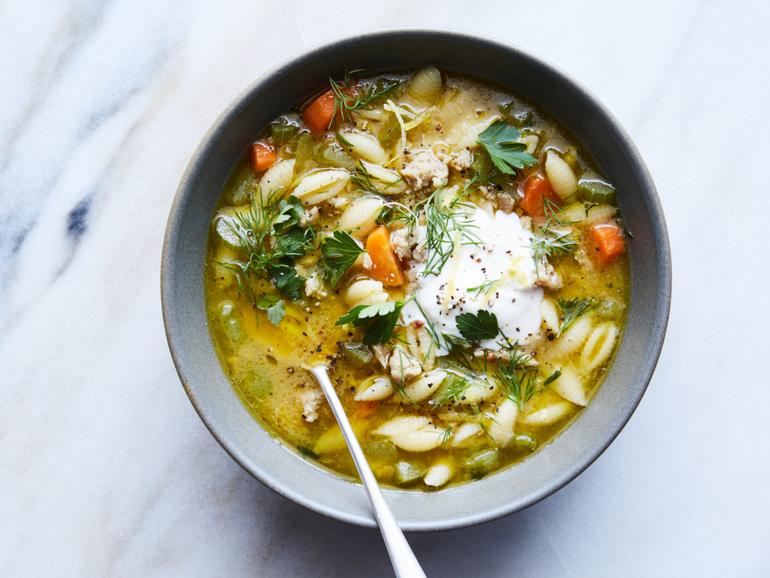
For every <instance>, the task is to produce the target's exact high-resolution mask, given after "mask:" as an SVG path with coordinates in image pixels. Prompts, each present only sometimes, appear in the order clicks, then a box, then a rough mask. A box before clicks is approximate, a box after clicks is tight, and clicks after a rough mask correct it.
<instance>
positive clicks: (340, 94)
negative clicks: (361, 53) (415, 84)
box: [329, 69, 401, 122]
mask: <svg viewBox="0 0 770 578" xmlns="http://www.w3.org/2000/svg"><path fill="white" fill-rule="evenodd" d="M359 72H362V71H361V70H360V69H358V70H351V71H346V72H345V77H344V78H343V80H342V82H337V81H336V80H334V79H333V78H331V77H330V78H329V86H331V89H332V93H334V116H333V117H332V122H334V119H335V118H336V117H337V115H339V117H340V119H341V120H342V121H343V122H344V121H348V120H350V113H351V112H354V111H356V110H361V109H367V108H371V106H372V105H374V104H376V103H377V102H378V101H381V100H384V99H385V98H386V97H387V96H388V95H389V94H390V93H392V92H393V91H394V90H396V88H398V87H399V86H400V85H401V81H400V80H396V79H393V78H378V79H377V80H374V81H371V80H365V81H361V82H356V81H355V79H354V76H355V75H356V74H357V73H359Z"/></svg>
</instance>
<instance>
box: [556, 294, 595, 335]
mask: <svg viewBox="0 0 770 578" xmlns="http://www.w3.org/2000/svg"><path fill="white" fill-rule="evenodd" d="M598 306H599V301H598V300H596V299H594V298H587V297H576V298H575V299H559V307H561V313H562V318H561V327H559V333H563V332H564V331H565V330H566V329H567V328H568V327H569V326H570V325H572V324H573V323H574V322H575V320H576V319H577V318H578V317H580V316H581V315H583V314H584V313H588V312H589V311H592V310H594V309H596V308H597V307H598Z"/></svg>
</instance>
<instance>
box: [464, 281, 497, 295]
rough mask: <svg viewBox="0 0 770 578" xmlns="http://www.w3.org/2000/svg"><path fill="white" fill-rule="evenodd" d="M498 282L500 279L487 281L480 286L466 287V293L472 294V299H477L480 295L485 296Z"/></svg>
mask: <svg viewBox="0 0 770 578" xmlns="http://www.w3.org/2000/svg"><path fill="white" fill-rule="evenodd" d="M499 281H500V279H487V280H486V281H484V282H483V283H482V284H481V285H476V286H475V287H468V289H467V291H468V293H473V294H474V297H476V298H478V297H479V296H480V295H486V294H487V293H488V292H489V290H490V289H491V288H492V287H494V286H495V285H496V284H497V283H498V282H499Z"/></svg>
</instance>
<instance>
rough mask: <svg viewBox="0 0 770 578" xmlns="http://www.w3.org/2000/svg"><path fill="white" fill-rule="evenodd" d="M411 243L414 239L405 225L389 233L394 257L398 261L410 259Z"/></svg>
mask: <svg viewBox="0 0 770 578" xmlns="http://www.w3.org/2000/svg"><path fill="white" fill-rule="evenodd" d="M413 244H414V240H413V239H412V235H410V234H409V229H408V228H407V227H403V228H401V229H396V230H395V231H393V232H392V233H391V234H390V246H391V247H392V248H393V251H394V252H395V253H396V257H398V258H399V260H400V261H408V260H409V259H411V257H412V245H413Z"/></svg>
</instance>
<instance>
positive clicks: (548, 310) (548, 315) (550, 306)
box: [540, 297, 559, 335]
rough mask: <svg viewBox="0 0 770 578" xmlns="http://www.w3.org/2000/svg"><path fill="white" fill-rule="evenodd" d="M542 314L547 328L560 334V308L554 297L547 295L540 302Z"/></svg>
mask: <svg viewBox="0 0 770 578" xmlns="http://www.w3.org/2000/svg"><path fill="white" fill-rule="evenodd" d="M540 316H541V317H542V318H543V325H545V327H546V329H548V330H550V332H551V333H553V334H554V335H559V309H558V307H557V306H556V302H555V301H554V300H553V299H551V298H549V297H546V298H545V299H543V300H542V301H541V302H540Z"/></svg>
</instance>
